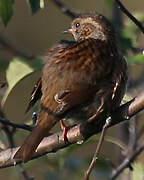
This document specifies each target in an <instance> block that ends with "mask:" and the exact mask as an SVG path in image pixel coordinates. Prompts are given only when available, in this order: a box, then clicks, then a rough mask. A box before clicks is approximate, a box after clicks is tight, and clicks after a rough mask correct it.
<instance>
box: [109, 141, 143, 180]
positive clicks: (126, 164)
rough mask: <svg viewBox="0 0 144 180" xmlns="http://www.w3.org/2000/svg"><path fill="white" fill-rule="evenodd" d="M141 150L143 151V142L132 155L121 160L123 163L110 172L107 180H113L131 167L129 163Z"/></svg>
mask: <svg viewBox="0 0 144 180" xmlns="http://www.w3.org/2000/svg"><path fill="white" fill-rule="evenodd" d="M143 150H144V142H141V143H140V145H138V146H137V148H136V149H135V151H134V152H133V153H132V154H130V155H129V156H128V157H126V158H125V159H124V160H123V162H122V163H121V164H120V165H119V166H118V168H117V169H115V170H114V171H113V172H112V175H111V177H110V178H109V180H115V179H116V178H117V177H118V176H119V175H120V174H121V173H122V172H123V170H124V169H126V168H128V167H129V166H130V165H131V163H132V162H133V161H134V160H135V159H136V157H137V156H138V155H139V154H140V153H141V152H142V151H143Z"/></svg>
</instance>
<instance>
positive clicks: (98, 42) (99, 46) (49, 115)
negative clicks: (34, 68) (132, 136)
mask: <svg viewBox="0 0 144 180" xmlns="http://www.w3.org/2000/svg"><path fill="white" fill-rule="evenodd" d="M68 32H70V33H72V34H73V36H74V38H75V41H74V42H71V41H61V42H60V43H58V44H56V45H55V46H54V47H52V48H51V49H50V50H49V51H48V53H47V55H46V57H45V66H44V68H43V72H42V77H41V79H40V81H38V83H37V85H36V86H35V88H34V91H33V93H32V98H31V101H30V104H29V106H28V110H29V109H30V108H31V107H32V106H33V105H34V104H35V102H36V100H37V99H39V98H40V96H41V95H42V96H41V110H40V113H39V116H38V121H37V124H36V126H35V127H34V129H33V130H32V132H31V133H30V135H29V136H28V137H27V138H26V140H25V141H24V143H23V145H22V146H21V148H20V149H19V150H18V152H17V153H16V154H15V156H14V158H15V159H21V160H23V161H28V160H30V159H31V157H32V155H33V153H34V151H35V150H36V148H37V146H38V145H39V143H40V142H41V140H42V139H43V138H44V137H45V136H46V135H48V133H49V131H50V129H51V128H52V127H53V126H54V125H55V124H56V123H57V122H58V121H59V120H60V119H62V118H64V119H77V120H84V121H86V120H87V119H88V118H90V117H92V116H94V115H95V117H96V118H95V120H97V117H98V115H103V116H104V117H107V116H109V115H110V114H111V112H112V111H113V110H115V108H116V107H118V106H119V105H120V102H121V100H122V98H123V95H124V93H125V88H126V82H127V65H126V62H125V59H124V58H123V57H122V56H121V55H120V53H119V51H118V47H117V42H116V39H115V32H114V30H113V27H112V25H111V24H110V23H109V22H108V20H107V19H106V18H105V17H104V16H102V15H99V14H83V15H81V16H79V17H77V18H76V19H75V20H74V21H73V22H72V24H71V28H70V29H69V30H68Z"/></svg>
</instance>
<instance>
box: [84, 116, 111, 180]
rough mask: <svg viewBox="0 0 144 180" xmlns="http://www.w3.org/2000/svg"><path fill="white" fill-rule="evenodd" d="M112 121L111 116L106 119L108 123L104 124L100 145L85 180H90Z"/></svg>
mask: <svg viewBox="0 0 144 180" xmlns="http://www.w3.org/2000/svg"><path fill="white" fill-rule="evenodd" d="M110 122H111V117H109V118H108V119H106V123H105V125H104V126H103V129H102V133H101V136H100V139H99V141H98V145H97V147H96V151H95V153H94V156H93V159H92V161H91V163H90V165H89V168H88V170H87V171H86V174H85V178H84V180H89V176H90V174H91V172H92V170H93V168H94V166H95V164H96V161H97V159H98V155H99V153H100V150H101V147H102V143H103V140H104V137H105V134H106V129H107V128H108V126H109V125H110Z"/></svg>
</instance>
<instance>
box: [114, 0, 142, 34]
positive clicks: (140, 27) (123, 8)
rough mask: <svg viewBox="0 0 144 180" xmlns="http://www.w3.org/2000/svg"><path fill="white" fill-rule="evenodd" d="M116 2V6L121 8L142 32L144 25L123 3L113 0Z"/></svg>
mask: <svg viewBox="0 0 144 180" xmlns="http://www.w3.org/2000/svg"><path fill="white" fill-rule="evenodd" d="M115 1H116V2H117V4H118V7H119V8H120V9H121V11H122V12H123V13H124V14H126V15H127V16H128V17H129V18H130V19H131V20H132V21H133V22H134V23H135V24H136V25H137V26H138V27H139V29H140V30H141V31H142V32H143V33H144V26H143V25H142V23H141V22H140V21H138V20H137V19H136V18H135V17H134V16H133V15H132V14H131V13H130V12H129V11H128V10H127V9H126V8H125V7H124V5H123V4H122V3H121V2H120V1H119V0H115Z"/></svg>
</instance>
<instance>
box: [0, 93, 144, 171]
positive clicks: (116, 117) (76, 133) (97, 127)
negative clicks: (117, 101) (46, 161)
mask: <svg viewBox="0 0 144 180" xmlns="http://www.w3.org/2000/svg"><path fill="white" fill-rule="evenodd" d="M143 109H144V92H143V93H141V94H139V96H137V97H136V98H134V99H133V100H132V101H129V102H128V103H126V104H124V105H122V106H121V107H119V108H118V109H117V110H116V111H115V112H114V113H113V114H112V115H111V118H112V121H111V124H110V126H113V125H116V124H118V123H120V122H123V121H125V120H129V119H130V118H131V117H132V116H134V115H135V114H137V113H138V112H139V111H141V110H143ZM104 124H105V121H104V120H103V119H99V120H98V121H92V122H85V123H82V124H78V125H76V126H74V127H72V128H71V129H70V130H69V131H68V133H67V138H68V142H65V141H64V140H63V137H62V132H60V133H56V134H53V135H50V136H48V137H46V138H44V139H43V140H42V142H41V143H40V144H39V146H38V148H37V151H36V152H35V154H34V156H33V159H34V158H37V157H40V156H42V155H44V154H47V153H50V152H56V151H58V150H59V149H62V148H65V147H67V146H69V145H71V144H74V143H76V142H79V141H81V140H83V141H85V140H87V139H88V138H89V137H90V136H92V135H94V134H97V133H99V132H101V131H102V128H103V126H104ZM110 126H109V127H110ZM18 148H19V147H17V148H12V149H7V150H5V151H2V152H0V162H1V164H2V165H1V166H0V168H4V167H9V166H13V165H16V164H18V163H20V161H16V160H15V161H14V160H13V156H14V154H15V153H16V151H17V150H18Z"/></svg>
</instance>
